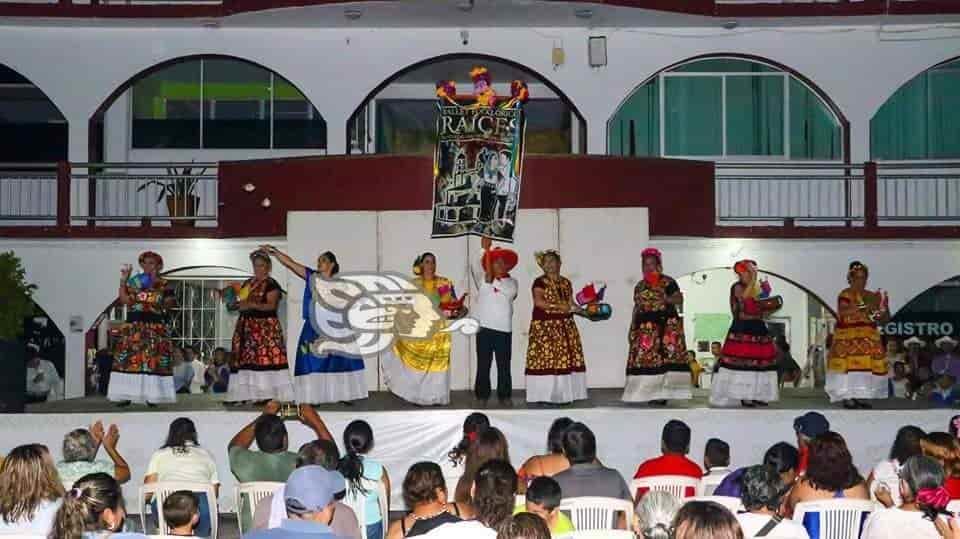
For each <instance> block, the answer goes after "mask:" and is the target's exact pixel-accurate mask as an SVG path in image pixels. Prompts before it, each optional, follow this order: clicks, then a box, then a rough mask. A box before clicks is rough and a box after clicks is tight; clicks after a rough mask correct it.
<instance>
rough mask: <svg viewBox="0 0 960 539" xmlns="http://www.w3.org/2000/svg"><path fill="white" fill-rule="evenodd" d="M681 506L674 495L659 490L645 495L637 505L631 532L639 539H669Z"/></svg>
mask: <svg viewBox="0 0 960 539" xmlns="http://www.w3.org/2000/svg"><path fill="white" fill-rule="evenodd" d="M682 505H683V501H681V500H680V498H678V497H677V496H675V495H674V494H671V493H669V492H666V491H663V490H660V491H654V492H649V493H647V495H646V496H644V497H643V498H641V499H640V502H639V503H637V507H636V512H635V513H634V517H633V531H634V533H636V534H637V537H638V538H639V539H670V536H671V532H670V530H671V526H672V524H673V519H674V518H675V517H676V516H677V511H679V510H680V507H681V506H682Z"/></svg>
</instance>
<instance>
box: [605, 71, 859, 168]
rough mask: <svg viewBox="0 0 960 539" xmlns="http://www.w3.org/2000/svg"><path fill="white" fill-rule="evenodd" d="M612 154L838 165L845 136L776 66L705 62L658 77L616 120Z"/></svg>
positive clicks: (814, 98) (804, 90)
mask: <svg viewBox="0 0 960 539" xmlns="http://www.w3.org/2000/svg"><path fill="white" fill-rule="evenodd" d="M607 141H608V152H609V153H610V154H614V155H634V156H637V155H639V156H679V157H709V158H725V157H761V158H781V159H824V160H829V159H839V158H840V157H841V129H840V123H839V121H838V120H837V118H836V117H835V116H834V114H833V113H832V112H831V111H830V110H829V109H828V108H827V107H826V105H825V104H824V103H823V101H822V100H821V99H820V98H819V97H818V96H817V95H816V94H815V93H814V92H813V91H812V90H810V89H809V88H808V87H807V86H805V85H804V84H803V83H802V82H800V81H799V80H798V79H797V78H796V77H793V76H792V75H790V74H789V73H786V72H784V71H780V70H778V69H776V68H773V67H771V66H768V65H765V64H761V63H759V62H752V61H747V60H739V59H732V58H716V59H710V60H700V61H696V62H691V63H688V64H684V65H681V66H679V67H676V68H673V69H671V70H669V71H665V72H663V73H660V74H659V75H657V76H656V77H654V78H653V79H652V80H650V81H648V82H647V83H645V84H644V85H643V86H641V87H640V88H638V89H637V90H636V91H634V93H633V94H632V95H631V96H630V98H629V99H627V101H626V102H625V103H624V104H623V105H621V107H620V109H619V110H618V111H617V113H616V114H615V115H614V117H613V119H612V120H611V121H610V124H609V126H608V132H607Z"/></svg>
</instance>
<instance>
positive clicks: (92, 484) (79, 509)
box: [50, 473, 146, 539]
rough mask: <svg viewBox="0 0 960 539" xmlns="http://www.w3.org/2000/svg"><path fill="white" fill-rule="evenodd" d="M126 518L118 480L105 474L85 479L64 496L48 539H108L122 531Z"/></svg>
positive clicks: (138, 535) (137, 535)
mask: <svg viewBox="0 0 960 539" xmlns="http://www.w3.org/2000/svg"><path fill="white" fill-rule="evenodd" d="M126 516H127V512H126V509H125V508H124V505H123V492H122V491H121V490H120V485H119V484H118V483H117V480H116V479H114V478H112V477H110V476H109V475H107V474H105V473H94V474H90V475H85V476H83V477H81V478H80V479H79V480H78V481H77V482H76V483H74V484H73V488H71V489H70V490H68V491H67V493H66V496H64V499H63V506H62V507H60V510H59V511H57V516H56V519H55V520H54V522H53V529H51V530H50V539H78V538H80V537H84V538H90V537H98V536H107V535H111V534H113V533H115V532H118V531H122V530H123V520H124V518H126ZM123 537H124V538H125V539H127V538H136V537H143V538H146V535H141V534H137V533H124V534H123Z"/></svg>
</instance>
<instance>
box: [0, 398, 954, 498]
mask: <svg viewBox="0 0 960 539" xmlns="http://www.w3.org/2000/svg"><path fill="white" fill-rule="evenodd" d="M822 412H823V413H824V414H825V415H826V416H827V419H828V420H829V421H830V423H831V426H832V428H833V430H835V431H837V432H839V433H841V434H842V435H843V436H844V437H845V438H846V440H847V442H848V444H849V445H850V448H851V451H852V453H853V457H854V462H855V464H856V465H857V467H858V468H859V469H860V471H861V473H862V474H863V475H864V476H866V475H867V474H868V473H869V470H870V467H872V466H873V465H874V464H875V463H876V462H878V461H879V460H881V459H884V458H886V455H887V453H888V452H889V448H890V445H891V443H892V442H893V437H894V435H895V434H896V430H897V429H898V428H899V427H900V426H902V425H908V424H911V425H916V426H918V427H920V428H922V429H924V430H925V431H934V430H946V427H947V422H948V421H949V419H950V417H951V415H952V414H953V412H952V411H951V410H900V411H876V412H864V411H845V410H833V409H827V410H822ZM467 413H468V411H466V410H430V411H423V410H420V411H384V412H365V413H356V412H330V413H325V414H323V419H324V421H326V422H327V425H328V427H329V428H330V431H331V432H332V433H333V434H334V436H335V437H337V438H338V440H337V442H338V444H340V442H341V441H340V440H339V438H340V436H341V435H342V432H343V429H344V427H346V425H347V423H349V422H350V421H352V420H354V419H358V418H362V419H364V420H366V421H367V422H369V423H370V425H371V426H372V427H373V431H374V435H375V439H376V441H375V447H374V449H373V451H372V452H371V455H370V456H371V457H372V458H374V459H377V460H379V461H381V462H382V463H383V464H384V465H385V466H386V467H387V469H388V472H389V474H390V477H391V482H392V485H393V493H392V496H391V498H392V500H394V501H393V508H394V509H400V508H401V505H402V500H403V498H402V496H401V491H400V488H401V485H402V483H403V476H404V474H405V473H406V471H407V469H408V468H409V467H410V465H412V464H414V463H416V462H419V461H423V460H429V461H434V462H437V463H439V464H440V465H441V467H442V468H443V469H444V474H445V475H447V476H448V477H455V476H456V475H457V474H459V473H461V471H460V469H454V468H452V467H451V466H450V463H449V461H448V460H447V458H446V454H447V452H448V451H449V450H450V448H452V447H453V446H454V444H456V443H457V442H458V441H459V440H460V436H461V427H462V423H463V419H464V418H465V417H466V415H467ZM486 413H487V415H488V416H489V417H490V420H491V422H492V423H493V425H494V426H496V427H498V428H500V429H501V430H503V432H504V434H505V435H506V437H507V439H508V440H509V443H510V458H511V461H512V462H513V464H514V466H519V465H520V464H522V463H523V461H524V460H525V459H527V458H528V457H530V456H531V455H534V454H540V453H543V452H544V448H545V445H546V436H547V429H548V428H549V426H550V423H551V422H552V421H553V420H554V419H555V418H556V417H558V416H561V415H568V416H570V417H571V418H573V419H574V420H576V421H583V422H584V423H586V424H587V425H588V426H589V427H590V428H591V429H592V430H593V431H594V433H595V434H596V436H597V447H598V454H599V458H600V460H601V461H602V462H603V463H604V464H605V465H607V466H610V467H612V468H616V469H617V470H619V471H620V473H621V474H623V476H624V477H625V478H627V479H629V478H630V477H632V475H633V473H634V471H636V467H637V465H638V464H639V463H640V462H641V461H642V460H644V459H646V458H649V457H652V456H656V455H658V454H659V452H660V430H661V429H662V428H663V425H664V423H666V422H667V421H668V420H670V419H680V420H682V421H685V422H687V424H689V425H690V427H691V429H692V431H693V440H692V443H691V453H690V457H691V458H692V459H693V460H695V461H696V462H698V463H699V462H702V460H703V447H704V444H705V443H706V441H707V439H709V438H711V437H717V438H721V439H723V440H725V441H727V442H728V443H729V444H730V448H731V459H732V461H731V462H732V465H733V466H734V467H740V466H746V465H750V464H756V463H758V462H760V460H761V459H762V457H763V453H764V451H766V449H767V448H769V447H770V446H771V445H773V444H774V443H776V442H779V441H787V442H790V443H791V444H795V443H796V440H795V435H794V432H793V428H792V425H793V419H794V418H795V417H796V416H798V415H800V414H801V413H802V411H801V410H754V411H746V410H707V409H702V408H701V409H691V410H649V409H631V408H594V409H579V410H502V411H501V410H498V411H488V412H486ZM179 416H187V417H190V418H191V419H192V420H193V421H194V422H195V423H196V425H197V431H198V433H199V439H200V445H201V446H203V447H206V448H207V449H209V450H210V451H211V453H212V454H213V456H214V459H215V460H216V461H217V470H218V472H219V476H220V480H221V481H222V487H221V488H220V503H221V512H228V511H230V510H232V509H233V500H232V498H233V490H234V486H235V485H236V481H235V480H234V478H233V476H232V475H231V473H230V469H229V464H228V462H227V449H226V448H227V442H228V441H229V440H230V438H231V437H233V435H234V434H236V432H237V431H238V430H240V429H241V428H242V427H243V426H244V425H246V424H247V423H248V422H250V421H252V420H253V419H254V418H255V417H256V416H255V414H253V413H248V412H226V411H217V412H179V413H173V412H171V413H168V412H146V413H136V412H128V413H109V414H98V415H90V414H19V415H18V414H9V415H7V414H4V415H0V433H2V436H0V451H2V452H3V454H6V453H7V452H9V451H10V449H12V448H13V447H15V446H18V445H21V444H26V443H42V444H45V445H47V447H49V448H50V450H51V452H52V453H53V455H54V458H56V459H57V460H59V459H60V458H61V450H60V448H61V446H62V440H63V435H64V434H65V433H67V432H68V431H70V430H71V429H73V428H76V427H83V426H87V425H89V424H90V423H91V422H93V421H94V420H96V419H102V420H103V421H104V423H116V424H117V425H118V426H119V427H120V434H121V436H120V445H119V450H120V453H121V454H122V455H123V456H124V458H126V460H127V462H128V463H129V464H130V468H131V473H132V475H133V479H132V480H131V482H130V483H128V484H127V485H126V487H125V494H126V497H127V503H128V504H129V507H136V505H134V504H135V501H136V500H135V498H136V492H137V488H139V486H140V483H141V482H142V478H143V476H144V473H145V472H146V469H147V463H148V462H149V459H150V455H151V454H152V453H153V452H154V451H155V450H156V449H157V448H159V447H160V446H161V445H163V442H164V438H165V437H166V431H167V426H168V425H169V424H170V422H171V421H173V420H174V419H176V418H177V417H179ZM287 425H288V429H289V431H290V448H291V449H293V450H296V448H298V447H300V445H301V444H303V443H304V442H307V441H309V440H310V438H311V436H312V431H310V430H308V429H307V428H306V427H304V426H303V425H301V424H299V423H293V422H288V423H287ZM624 425H630V426H631V428H624ZM340 445H341V447H342V444H340ZM341 450H342V449H341ZM101 456H102V455H101ZM450 488H451V489H452V488H453V485H450Z"/></svg>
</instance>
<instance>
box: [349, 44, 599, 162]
mask: <svg viewBox="0 0 960 539" xmlns="http://www.w3.org/2000/svg"><path fill="white" fill-rule="evenodd" d="M446 60H476V61H478V62H497V63H501V64H506V65H507V66H509V67H511V68H513V69H517V70H520V71H524V72H526V73H529V74H530V75H533V76H534V77H536V78H537V79H538V81H539V82H542V83H543V84H544V86H546V87H547V88H549V89H550V91H552V92H553V93H555V94H556V95H557V97H559V98H560V100H561V101H563V103H564V105H566V106H567V107H569V108H570V110H571V111H573V113H574V115H576V117H577V119H578V120H579V123H580V133H581V134H580V140H579V141H578V148H577V151H578V152H579V153H586V151H587V127H588V126H587V121H586V119H585V117H584V116H583V113H581V112H580V109H579V108H578V107H577V105H576V103H574V102H573V100H572V99H570V98H569V97H568V96H567V95H566V93H565V92H563V90H561V89H560V87H559V86H557V85H556V84H555V83H553V82H552V81H551V80H550V79H548V78H547V77H545V76H543V75H542V74H541V73H540V72H538V71H536V70H535V69H532V68H530V67H528V66H526V65H524V64H521V63H519V62H515V61H513V60H510V59H507V58H503V57H501V56H495V55H492V54H484V53H472V52H471V53H466V52H456V53H449V54H441V55H438V56H432V57H430V58H425V59H423V60H420V61H418V62H415V63H412V64H410V65H408V66H406V67H404V68H401V69H400V70H398V71H396V72H394V73H393V74H392V75H390V76H389V77H387V78H386V79H384V80H382V81H381V82H380V84H378V85H376V86H374V87H373V88H372V89H371V90H370V91H369V92H368V93H367V94H366V95H365V96H364V97H363V99H362V100H361V101H360V104H359V105H357V107H356V108H355V109H354V110H353V112H352V113H351V114H350V116H349V117H348V118H347V129H346V146H345V147H346V149H347V153H350V149H351V147H350V137H351V126H352V125H353V123H354V121H355V119H356V117H357V116H358V115H359V114H361V113H362V112H363V109H364V108H365V107H366V106H367V104H369V103H370V101H372V100H373V98H374V97H376V96H377V94H379V93H380V92H381V91H383V89H384V88H386V87H387V86H389V85H390V84H392V83H393V82H394V81H396V80H397V79H399V78H401V77H403V76H404V75H406V74H408V73H410V72H412V71H416V70H417V69H420V68H422V67H426V66H428V65H431V64H434V63H437V62H442V61H446ZM494 75H495V74H494ZM432 95H433V94H430V95H428V96H424V97H427V98H429V97H431V96H432ZM533 97H536V96H533Z"/></svg>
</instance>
